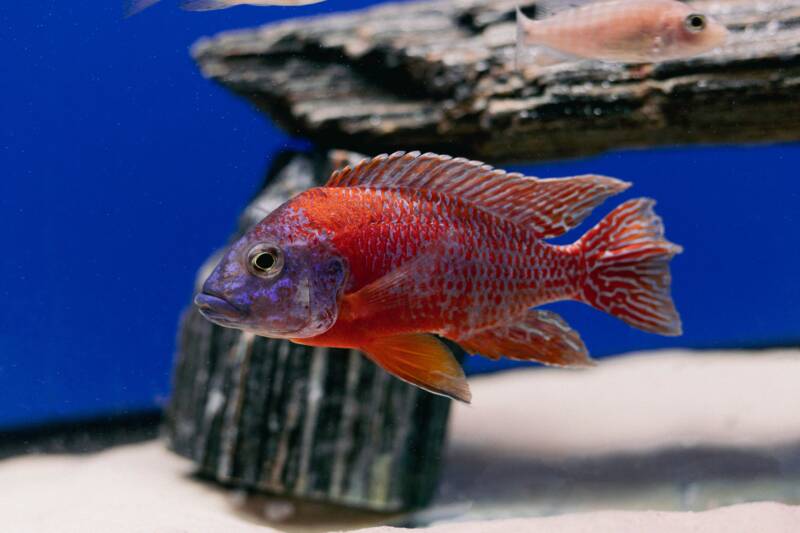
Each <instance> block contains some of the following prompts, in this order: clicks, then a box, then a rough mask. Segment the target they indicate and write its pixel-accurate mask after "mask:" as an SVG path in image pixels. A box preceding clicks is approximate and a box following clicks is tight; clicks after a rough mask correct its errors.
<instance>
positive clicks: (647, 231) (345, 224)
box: [195, 152, 681, 402]
mask: <svg viewBox="0 0 800 533" xmlns="http://www.w3.org/2000/svg"><path fill="white" fill-rule="evenodd" d="M629 186H630V184H629V183H626V182H623V181H620V180H617V179H614V178H608V177H603V176H594V175H588V176H577V177H572V178H562V179H537V178H531V177H524V176H522V175H521V174H507V173H505V172H503V171H501V170H495V169H493V168H491V167H489V166H487V165H483V164H482V163H479V162H475V161H468V160H466V159H461V158H458V159H453V158H451V157H448V156H441V155H436V154H423V155H420V154H419V153H418V152H412V153H403V152H398V153H395V154H392V155H382V156H378V157H376V158H374V159H370V160H365V161H362V162H361V163H359V164H358V165H356V166H355V167H354V168H351V167H346V168H344V169H343V170H340V171H337V172H335V173H334V174H333V175H332V176H331V178H330V180H329V181H328V183H327V184H326V185H325V186H324V187H317V188H314V189H311V190H309V191H306V192H304V193H302V194H300V195H298V196H296V197H294V198H293V199H291V200H289V201H288V202H286V203H285V204H283V205H282V206H281V207H279V208H278V209H276V210H275V211H274V212H272V213H271V214H270V215H268V216H267V217H265V218H264V219H263V220H262V221H261V222H259V223H258V224H257V225H256V226H254V227H253V228H252V229H251V230H250V231H249V232H248V233H247V234H246V235H244V236H243V237H242V238H241V239H239V240H238V241H237V242H236V243H234V244H233V245H232V247H231V248H230V250H229V251H228V252H227V254H226V256H225V257H224V258H223V259H222V261H221V262H220V264H219V265H218V266H217V267H216V269H215V270H214V271H213V273H212V274H211V275H210V276H209V278H208V279H207V280H206V282H205V284H204V286H203V290H202V292H201V293H200V294H198V295H197V297H196V299H195V303H196V304H197V306H198V307H199V309H200V311H201V312H202V313H203V314H204V315H205V316H206V317H207V318H209V319H210V320H212V321H213V322H216V323H217V324H220V325H223V326H227V327H234V328H239V329H242V330H245V331H250V332H253V333H256V334H258V335H263V336H266V337H278V338H286V339H291V340H292V341H294V342H297V343H301V344H307V345H315V346H329V347H338V348H356V349H358V350H361V351H362V352H363V353H364V354H365V355H366V356H367V357H369V358H370V359H372V360H373V361H375V362H376V363H377V364H379V365H380V366H381V367H383V368H384V369H385V370H387V371H388V372H390V373H392V374H394V375H395V376H397V377H399V378H400V379H403V380H405V381H407V382H409V383H413V384H414V385H417V386H419V387H422V388H423V389H426V390H428V391H431V392H434V393H437V394H442V395H446V396H449V397H451V398H455V399H457V400H462V401H465V402H469V401H470V397H471V396H470V391H469V386H468V385H467V381H466V379H465V377H464V374H463V372H462V370H461V367H460V366H459V364H458V362H457V361H456V360H455V358H454V357H453V355H452V354H451V352H450V351H449V350H448V348H447V347H446V346H445V344H443V343H442V342H441V341H439V340H438V339H437V338H436V337H434V336H433V335H432V334H437V335H440V336H442V337H445V338H448V339H451V340H452V341H454V342H457V343H459V344H460V345H461V346H463V347H464V349H466V350H467V351H469V352H472V353H480V354H482V355H484V356H487V357H491V358H498V357H501V356H505V357H510V358H513V359H523V360H534V361H540V362H542V363H545V364H550V365H559V366H585V365H588V364H590V363H591V360H590V358H589V355H588V353H587V350H586V347H585V346H584V344H583V342H582V341H581V339H580V337H579V335H578V333H577V332H575V331H573V330H572V329H570V327H569V326H568V325H567V324H566V322H565V321H564V320H563V319H562V318H561V317H559V316H558V315H556V314H555V313H552V312H549V311H541V310H535V309H532V308H533V307H536V306H539V305H542V304H546V303H548V302H555V301H559V300H578V301H582V302H585V303H587V304H589V305H592V306H594V307H596V308H597V309H600V310H603V311H606V312H607V313H610V314H612V315H614V316H616V317H618V318H620V319H622V320H624V321H625V322H627V323H628V324H630V325H632V326H634V327H637V328H639V329H642V330H645V331H650V332H653V333H660V334H662V335H678V334H680V332H681V325H680V319H679V317H678V313H677V311H676V310H675V307H674V305H673V303H672V300H671V298H670V293H669V291H670V273H669V261H670V259H671V258H672V256H674V255H675V254H677V253H679V252H680V251H681V249H680V247H679V246H676V245H674V244H672V243H670V242H668V241H666V240H665V239H664V236H663V232H664V229H663V226H662V224H661V219H660V218H659V217H658V216H656V215H655V213H654V212H653V203H654V202H653V201H652V200H648V199H636V200H630V201H627V202H625V203H623V204H622V205H620V206H619V207H617V208H616V209H615V210H614V211H612V212H611V213H610V214H609V215H608V216H607V217H606V218H604V219H603V220H602V221H601V222H600V223H598V224H597V225H596V226H595V227H594V228H592V229H590V230H589V231H588V232H587V233H586V234H585V235H584V236H583V237H581V238H580V239H578V241H577V242H575V243H573V244H569V245H564V246H557V245H552V244H548V243H547V242H546V239H549V238H552V237H557V236H559V235H561V234H563V233H565V232H566V231H568V230H569V229H571V228H573V227H575V226H576V225H578V224H579V223H580V222H581V221H582V220H583V219H585V218H586V217H587V216H588V215H589V213H590V212H591V211H592V209H593V208H595V207H596V206H598V205H599V204H600V203H601V202H603V201H604V200H605V199H606V198H608V197H609V196H612V195H614V194H617V193H619V192H621V191H624V190H625V189H627V188H628V187H629Z"/></svg>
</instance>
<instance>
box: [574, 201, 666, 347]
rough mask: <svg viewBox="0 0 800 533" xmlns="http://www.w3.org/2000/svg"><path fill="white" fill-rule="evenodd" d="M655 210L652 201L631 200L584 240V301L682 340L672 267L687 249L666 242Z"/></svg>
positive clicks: (596, 227) (636, 325)
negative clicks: (670, 263)
mask: <svg viewBox="0 0 800 533" xmlns="http://www.w3.org/2000/svg"><path fill="white" fill-rule="evenodd" d="M653 205H655V202H654V201H653V200H650V199H648V198H638V199H635V200H629V201H627V202H625V203H623V204H622V205H620V206H619V207H617V208H616V209H615V210H614V211H612V212H611V213H609V214H608V216H606V217H605V218H604V219H603V220H601V221H600V222H599V223H598V224H597V225H596V226H595V227H594V228H592V229H590V230H589V231H588V232H587V233H586V235H584V236H583V237H581V239H580V240H579V241H578V243H577V245H578V246H579V247H580V248H582V249H583V251H584V257H585V259H586V263H587V265H588V274H587V276H586V280H585V282H584V284H583V286H582V288H581V290H582V299H583V301H585V302H586V303H588V304H590V305H592V306H594V307H595V308H597V309H600V310H601V311H605V312H606V313H609V314H611V315H613V316H615V317H617V318H619V319H620V320H623V321H624V322H626V323H628V324H630V325H631V326H634V327H636V328H639V329H641V330H644V331H649V332H650V333H659V334H661V335H680V334H681V319H680V317H679V316H678V311H677V310H676V309H675V304H674V303H673V302H672V297H671V296H670V283H671V276H670V271H669V262H670V260H671V259H672V257H673V256H675V255H676V254H679V253H681V251H682V248H681V247H680V246H678V245H677V244H673V243H671V242H669V241H667V240H666V239H665V238H664V225H663V223H662V222H661V218H660V217H659V216H658V215H656V214H655V212H654V211H653Z"/></svg>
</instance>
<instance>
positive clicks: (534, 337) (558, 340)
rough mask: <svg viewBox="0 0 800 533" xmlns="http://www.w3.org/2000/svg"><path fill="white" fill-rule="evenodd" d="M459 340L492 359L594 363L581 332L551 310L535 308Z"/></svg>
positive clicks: (554, 363)
mask: <svg viewBox="0 0 800 533" xmlns="http://www.w3.org/2000/svg"><path fill="white" fill-rule="evenodd" d="M458 343H459V344H460V345H461V346H462V347H463V348H464V349H465V350H467V351H468V352H470V353H477V354H480V355H483V356H485V357H490V358H492V359H498V358H500V357H508V358H510V359H520V360H524V361H538V362H540V363H544V364H546V365H554V366H591V365H592V364H593V363H592V360H591V358H590V357H589V352H588V351H587V350H586V346H585V345H584V344H583V341H582V340H581V338H580V335H578V332H577V331H575V330H573V329H572V328H570V327H569V324H567V323H566V322H565V321H564V319H563V318H561V317H560V316H559V315H557V314H556V313H553V312H550V311H540V310H535V309H532V310H530V311H528V314H527V315H526V316H525V319H524V320H523V321H521V322H518V323H516V324H512V325H510V326H504V327H498V328H493V329H491V330H488V331H482V332H480V333H478V334H477V335H473V336H471V337H468V338H466V339H459V340H458Z"/></svg>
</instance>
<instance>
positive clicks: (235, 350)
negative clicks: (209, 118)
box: [166, 152, 450, 511]
mask: <svg viewBox="0 0 800 533" xmlns="http://www.w3.org/2000/svg"><path fill="white" fill-rule="evenodd" d="M349 158H357V159H358V160H360V159H361V158H360V157H358V156H356V155H355V154H350V153H345V152H333V153H331V154H330V156H329V157H327V158H326V157H319V158H317V159H314V158H313V157H312V156H306V155H302V154H296V155H294V156H292V155H284V156H281V157H279V158H278V161H277V163H276V168H277V169H278V170H277V171H276V172H275V173H274V175H273V176H271V178H270V179H269V186H268V187H267V188H266V189H265V190H264V192H263V193H262V194H260V195H259V196H258V197H257V198H256V199H255V200H254V201H253V202H252V203H251V205H250V206H249V207H248V208H247V209H246V210H245V212H244V214H243V216H242V218H241V221H240V231H244V230H245V229H247V228H248V227H250V226H251V225H252V224H253V223H255V222H257V221H258V220H260V219H261V218H262V217H263V216H264V215H266V214H267V213H269V212H271V211H272V210H273V209H274V208H275V207H277V206H278V205H280V204H282V203H283V202H284V201H285V200H287V199H288V198H289V197H290V196H291V195H293V194H295V193H297V192H300V191H303V190H305V189H307V188H308V187H310V186H313V185H314V184H315V181H314V180H315V179H316V180H319V181H322V180H324V179H326V178H327V176H328V175H329V174H330V172H331V168H332V167H339V166H341V165H342V164H343V163H344V162H345V161H347V160H348V159H349ZM315 176H316V178H315ZM217 260H218V257H212V258H210V259H209V261H208V262H207V264H206V265H205V266H204V267H203V269H201V272H200V274H199V276H198V279H199V280H204V279H205V278H206V277H207V275H208V274H209V270H210V269H211V268H213V266H214V265H215V264H216V262H217ZM449 404H450V400H447V399H445V398H442V397H439V396H433V395H431V394H428V393H426V392H423V391H421V390H420V389H418V388H416V387H412V386H411V385H407V384H406V383H404V382H402V381H400V380H398V379H396V378H394V377H392V376H390V375H389V374H387V373H386V372H384V371H383V370H381V369H379V368H378V367H377V366H376V365H374V364H373V363H372V362H370V361H368V360H366V359H365V358H364V357H363V356H362V355H361V354H359V353H358V352H356V351H348V350H336V349H325V348H312V347H308V346H300V345H297V344H293V343H290V342H288V341H282V340H275V339H265V338H262V337H254V336H253V335H250V334H243V333H241V332H239V331H236V330H232V329H226V328H222V327H219V326H216V325H213V324H211V323H210V322H208V321H206V320H205V319H204V318H203V317H202V316H201V315H200V314H199V313H198V312H197V311H195V310H194V309H193V308H192V309H189V310H188V311H187V312H186V313H185V315H184V317H183V321H182V326H181V333H180V343H179V354H178V359H177V365H176V370H175V377H174V387H173V394H172V399H171V403H170V405H169V409H168V413H167V414H168V416H167V426H166V427H167V433H168V438H169V445H170V447H171V448H172V449H173V450H175V451H176V452H178V453H179V454H181V455H183V456H186V457H189V458H191V459H193V460H194V461H195V462H196V463H197V464H198V465H199V467H200V470H201V472H202V473H203V474H204V475H206V476H209V477H211V478H213V479H216V480H218V481H222V482H225V483H227V484H230V485H235V486H241V487H252V488H258V489H262V490H267V491H270V492H273V493H277V494H284V495H291V496H297V497H302V498H306V499H312V500H321V501H328V502H336V503H342V504H347V505H351V506H355V507H365V508H370V509H376V510H382V511H395V510H399V509H408V508H412V507H417V506H421V505H425V504H427V503H428V502H429V501H430V499H431V498H432V496H433V492H434V489H435V488H436V483H437V481H438V476H439V465H440V463H441V458H440V454H441V449H442V446H443V442H444V436H445V427H446V424H447V415H448V411H449V407H450V406H449Z"/></svg>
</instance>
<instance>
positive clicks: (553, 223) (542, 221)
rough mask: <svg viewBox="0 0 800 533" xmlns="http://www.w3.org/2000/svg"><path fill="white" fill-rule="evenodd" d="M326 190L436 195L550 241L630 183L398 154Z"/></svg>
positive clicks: (345, 174) (336, 178) (335, 179)
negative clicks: (549, 176) (397, 190)
mask: <svg viewBox="0 0 800 533" xmlns="http://www.w3.org/2000/svg"><path fill="white" fill-rule="evenodd" d="M325 186H326V187H374V188H378V189H390V188H406V189H417V190H430V191H435V192H437V193H439V194H444V195H448V196H451V197H454V198H459V199H460V200H462V201H464V202H469V203H471V204H474V205H476V206H478V207H480V208H481V209H484V210H486V211H488V212H490V213H493V214H494V215H496V216H499V217H502V218H505V219H507V220H511V221H512V222H515V223H517V224H520V225H524V226H526V227H528V228H530V230H531V231H532V232H533V233H534V235H536V236H537V237H539V238H540V239H547V238H550V237H557V236H559V235H562V234H563V233H565V232H567V231H568V230H570V229H571V228H574V227H575V226H577V225H578V224H580V223H581V221H583V220H584V219H585V218H586V217H587V216H589V213H591V212H592V210H593V209H594V208H595V207H597V206H598V205H600V204H601V203H602V202H603V201H604V200H605V199H606V198H608V197H609V196H613V195H615V194H618V193H620V192H622V191H624V190H625V189H627V188H628V187H630V183H627V182H624V181H620V180H618V179H614V178H609V177H606V176H596V175H587V176H575V177H571V178H555V179H538V178H533V177H530V176H523V175H522V174H519V173H511V174H509V173H506V172H505V171H503V170H499V169H496V168H492V167H491V166H489V165H485V164H483V163H481V162H480V161H470V160H468V159H464V158H461V157H457V158H455V159H454V158H452V157H450V156H447V155H437V154H431V153H426V154H420V153H419V152H408V153H406V152H395V153H393V154H391V155H386V154H383V155H379V156H377V157H374V158H372V159H365V160H364V161H361V162H360V163H358V164H357V165H355V166H353V167H350V166H347V167H345V168H343V169H341V170H337V171H336V172H334V173H333V174H332V175H331V177H330V179H329V180H328V183H326V184H325Z"/></svg>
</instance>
